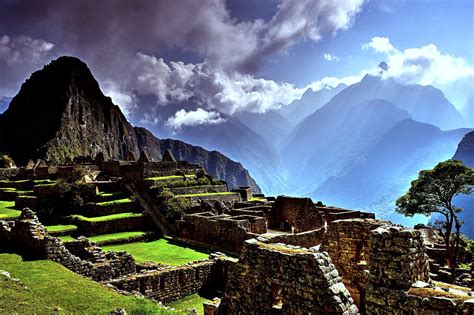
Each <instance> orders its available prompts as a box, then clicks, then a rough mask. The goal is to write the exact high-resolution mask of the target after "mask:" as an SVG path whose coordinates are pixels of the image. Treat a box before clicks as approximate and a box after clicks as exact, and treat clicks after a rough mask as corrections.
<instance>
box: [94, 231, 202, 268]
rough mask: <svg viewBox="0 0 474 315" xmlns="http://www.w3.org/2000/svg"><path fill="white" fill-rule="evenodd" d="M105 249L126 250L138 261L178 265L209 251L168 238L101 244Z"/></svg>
mask: <svg viewBox="0 0 474 315" xmlns="http://www.w3.org/2000/svg"><path fill="white" fill-rule="evenodd" d="M103 249H104V250H105V251H108V250H112V251H126V252H129V253H130V254H132V255H133V257H134V258H135V259H136V260H137V261H138V262H145V261H149V260H151V261H154V262H157V263H161V264H165V265H173V266H179V265H182V264H186V263H189V262H192V261H196V260H200V259H205V258H207V257H208V256H209V253H207V252H205V251H201V250H197V249H193V248H191V247H187V246H183V245H181V244H176V243H175V244H173V242H172V240H170V239H168V238H161V239H159V240H155V241H151V242H134V243H128V244H120V245H110V246H103Z"/></svg>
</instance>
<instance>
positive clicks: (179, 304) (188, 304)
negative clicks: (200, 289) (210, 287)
mask: <svg viewBox="0 0 474 315" xmlns="http://www.w3.org/2000/svg"><path fill="white" fill-rule="evenodd" d="M204 302H211V300H209V299H206V298H204V297H202V296H200V295H199V294H197V293H195V294H192V295H188V296H186V297H184V298H182V299H180V300H177V301H174V302H171V303H169V304H167V306H169V307H172V308H175V309H177V310H180V311H186V309H189V308H195V309H196V310H197V311H198V313H199V314H204V306H203V305H202V303H204Z"/></svg>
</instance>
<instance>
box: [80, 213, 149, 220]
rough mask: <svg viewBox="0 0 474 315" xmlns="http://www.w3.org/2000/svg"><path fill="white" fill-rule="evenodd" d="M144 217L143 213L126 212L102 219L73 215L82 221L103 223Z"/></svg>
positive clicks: (102, 217) (105, 216)
mask: <svg viewBox="0 0 474 315" xmlns="http://www.w3.org/2000/svg"><path fill="white" fill-rule="evenodd" d="M141 216H143V214H142V213H134V212H125V213H116V214H111V215H104V216H101V217H85V216H83V215H80V214H73V215H72V217H73V218H77V219H79V220H80V221H89V222H103V221H112V220H118V219H124V218H138V217H141Z"/></svg>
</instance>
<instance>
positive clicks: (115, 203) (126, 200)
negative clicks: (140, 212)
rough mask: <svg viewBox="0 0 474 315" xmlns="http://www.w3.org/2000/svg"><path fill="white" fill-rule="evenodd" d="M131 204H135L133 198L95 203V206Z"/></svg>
mask: <svg viewBox="0 0 474 315" xmlns="http://www.w3.org/2000/svg"><path fill="white" fill-rule="evenodd" d="M132 202H135V199H134V198H122V199H117V200H111V201H104V202H98V203H96V205H97V206H113V205H120V204H124V203H132Z"/></svg>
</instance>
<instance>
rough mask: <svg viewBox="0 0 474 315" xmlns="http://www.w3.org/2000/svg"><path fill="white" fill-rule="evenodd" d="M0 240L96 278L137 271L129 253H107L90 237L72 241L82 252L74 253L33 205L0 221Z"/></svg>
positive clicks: (30, 256) (33, 256)
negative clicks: (50, 231)
mask: <svg viewBox="0 0 474 315" xmlns="http://www.w3.org/2000/svg"><path fill="white" fill-rule="evenodd" d="M0 244H1V246H2V248H3V249H6V248H5V247H7V246H8V247H9V248H8V249H9V250H11V251H14V252H16V253H18V254H22V255H23V256H24V257H25V258H27V259H49V260H52V261H55V262H58V263H60V264H62V265H63V266H65V267H66V268H68V269H70V270H71V271H73V272H76V273H78V274H81V275H84V276H86V277H89V278H92V279H94V280H96V281H103V280H107V279H111V278H116V277H119V276H122V275H125V274H130V273H135V272H136V264H135V260H134V259H133V257H132V256H131V255H130V254H127V253H125V252H120V253H114V252H109V253H104V252H103V251H102V250H101V249H100V248H98V247H96V246H93V244H91V243H90V242H89V241H87V240H85V241H84V240H82V241H79V242H78V243H77V244H71V245H69V246H71V247H70V248H71V249H72V250H73V251H74V253H75V254H77V255H79V256H76V255H74V254H72V253H71V252H70V251H69V250H68V248H66V246H65V245H64V243H63V242H62V241H61V240H60V239H58V238H56V237H52V236H50V235H48V233H47V232H46V230H45V228H44V226H43V225H42V224H41V223H40V222H39V221H38V218H37V217H36V215H35V214H34V212H33V211H31V210H30V209H24V210H23V211H22V213H21V215H20V217H19V218H18V219H16V220H14V221H9V222H6V221H0ZM81 244H82V246H83V247H82V249H81V247H80V246H81ZM81 256H82V257H81Z"/></svg>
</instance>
